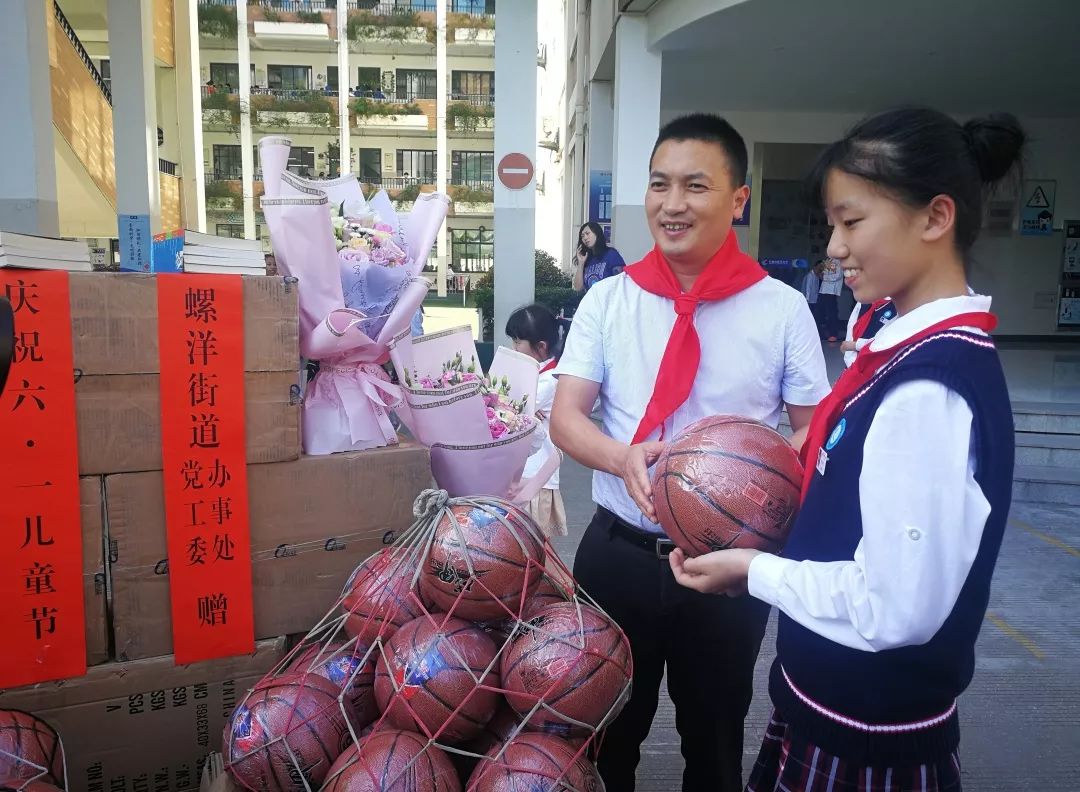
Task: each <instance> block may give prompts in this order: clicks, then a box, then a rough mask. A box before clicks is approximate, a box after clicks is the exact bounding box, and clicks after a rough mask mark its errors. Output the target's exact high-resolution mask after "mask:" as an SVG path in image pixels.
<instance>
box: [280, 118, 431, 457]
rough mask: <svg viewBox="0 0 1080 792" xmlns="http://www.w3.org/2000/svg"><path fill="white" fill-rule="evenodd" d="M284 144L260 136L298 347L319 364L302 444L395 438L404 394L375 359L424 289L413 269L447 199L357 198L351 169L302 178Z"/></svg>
mask: <svg viewBox="0 0 1080 792" xmlns="http://www.w3.org/2000/svg"><path fill="white" fill-rule="evenodd" d="M290 147H291V142H290V141H289V139H288V138H283V137H277V136H274V137H266V138H263V139H262V140H261V141H259V160H260V162H261V164H262V168H263V183H264V185H265V188H266V195H265V197H264V198H263V199H262V208H263V213H264V214H265V215H266V222H267V225H268V226H269V228H270V239H271V243H272V245H273V248H274V255H275V257H276V259H277V262H278V266H279V267H280V268H281V271H282V272H283V274H286V275H291V276H293V277H295V278H297V279H298V281H299V284H300V352H301V354H302V355H303V356H304V357H306V358H309V359H312V360H318V361H319V362H320V367H319V373H318V374H317V375H316V377H315V378H314V379H313V380H312V381H311V382H310V383H309V384H308V387H307V391H306V393H305V398H304V411H303V431H304V451H305V453H308V454H330V453H334V452H336V451H356V450H362V449H365V448H374V447H377V446H383V445H389V444H393V443H396V442H397V432H396V431H395V430H394V427H393V425H392V424H391V422H390V412H391V411H392V410H393V409H395V408H396V407H397V406H398V405H399V404H401V403H402V392H401V389H400V388H398V387H397V386H396V385H393V384H391V383H390V381H389V377H388V376H387V375H386V373H385V372H384V371H383V370H382V368H381V365H380V364H382V363H383V362H385V361H386V359H387V356H388V354H389V343H390V340H391V339H392V338H393V337H394V336H395V335H397V334H399V333H401V332H402V331H407V330H408V328H409V325H410V322H411V320H412V317H413V315H414V314H415V313H416V311H417V310H418V309H419V307H420V304H421V303H422V302H423V300H424V297H425V296H426V295H427V292H428V289H429V288H430V284H429V283H428V281H426V280H424V279H423V278H421V277H420V271H421V270H422V269H423V266H424V263H425V262H426V260H427V256H428V254H429V253H430V251H431V246H432V244H433V243H434V241H435V235H436V234H437V233H438V230H439V227H440V226H441V225H442V223H443V220H444V219H445V217H446V212H447V210H448V208H449V205H450V201H449V199H448V198H447V197H446V196H445V195H442V194H439V193H427V194H424V195H421V196H420V198H419V199H417V201H416V202H415V203H414V205H413V207H412V211H410V212H409V213H408V214H405V215H399V214H398V213H397V212H396V211H395V210H394V206H393V204H392V203H391V201H390V198H389V196H387V194H386V193H385V192H384V191H380V192H378V193H376V194H375V195H373V196H371V197H370V198H367V199H365V197H364V195H363V193H362V191H361V189H360V183H359V182H358V181H357V179H356V177H355V176H353V175H351V174H349V175H346V176H342V177H340V178H337V179H331V180H328V181H309V180H306V179H301V178H299V177H297V176H295V175H294V174H292V173H289V172H288V171H287V170H286V165H287V164H288V159H289V149H290Z"/></svg>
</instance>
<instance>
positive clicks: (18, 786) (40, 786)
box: [0, 778, 61, 792]
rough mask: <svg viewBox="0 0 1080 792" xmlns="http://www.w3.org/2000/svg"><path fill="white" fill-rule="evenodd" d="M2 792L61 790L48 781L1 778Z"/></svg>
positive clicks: (57, 791)
mask: <svg viewBox="0 0 1080 792" xmlns="http://www.w3.org/2000/svg"><path fill="white" fill-rule="evenodd" d="M0 792H61V790H60V787H58V786H53V785H52V784H51V783H49V782H48V781H41V780H37V781H28V780H27V779H25V778H4V779H0Z"/></svg>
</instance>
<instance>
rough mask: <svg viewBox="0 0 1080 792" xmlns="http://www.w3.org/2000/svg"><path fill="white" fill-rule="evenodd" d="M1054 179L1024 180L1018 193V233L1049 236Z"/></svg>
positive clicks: (1054, 190) (1052, 229)
mask: <svg viewBox="0 0 1080 792" xmlns="http://www.w3.org/2000/svg"><path fill="white" fill-rule="evenodd" d="M1056 193H1057V182H1056V181H1026V182H1024V190H1023V192H1022V193H1021V195H1020V199H1021V200H1020V234H1021V235H1023V236H1049V235H1050V234H1052V233H1053V231H1054V197H1055V194H1056Z"/></svg>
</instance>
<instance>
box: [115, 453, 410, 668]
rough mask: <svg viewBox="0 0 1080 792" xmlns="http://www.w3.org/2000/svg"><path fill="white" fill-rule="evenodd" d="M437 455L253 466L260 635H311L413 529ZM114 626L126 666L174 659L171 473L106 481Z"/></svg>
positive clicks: (322, 459) (255, 578)
mask: <svg viewBox="0 0 1080 792" xmlns="http://www.w3.org/2000/svg"><path fill="white" fill-rule="evenodd" d="M430 481H431V469H430V466H429V463H428V455H427V450H426V449H424V448H423V447H421V446H417V445H412V444H402V445H399V446H391V447H389V448H378V449H373V450H371V451H363V452H357V453H350V454H332V455H330V456H317V457H307V456H306V457H301V458H300V459H299V460H298V461H296V462H282V463H276V464H271V465H249V466H248V490H249V492H250V508H251V542H252V559H253V566H252V573H253V575H252V576H253V587H254V598H255V635H256V637H258V638H261V637H265V636H271V635H285V634H289V633H306V632H307V631H308V630H310V629H311V628H312V627H314V626H315V625H316V624H317V623H318V622H319V620H320V619H321V618H322V617H323V616H325V615H326V613H327V612H328V611H329V610H330V609H331V608H332V607H333V606H334V604H335V603H336V602H337V600H338V598H339V596H340V595H341V590H342V588H343V586H344V585H345V581H346V580H347V579H348V576H349V573H350V572H352V570H353V569H354V568H355V567H356V565H357V564H359V563H360V562H361V561H362V560H363V559H364V558H366V557H367V556H369V555H371V553H373V552H375V551H376V550H378V549H379V548H381V547H383V545H384V539H385V540H386V541H390V540H391V538H392V537H388V536H387V534H388V532H390V531H394V532H398V533H400V532H401V531H402V530H404V529H405V528H407V527H408V526H409V525H411V524H412V522H413V515H412V504H413V500H414V499H415V498H416V496H417V495H419V494H420V491H421V490H423V489H424V488H425V487H428V486H430ZM105 492H106V501H107V504H108V518H109V525H108V531H109V544H110V561H111V564H110V581H111V585H112V624H113V635H114V638H115V648H116V656H117V658H119V659H121V660H125V659H135V658H141V657H152V656H154V655H160V654H168V653H169V652H170V651H172V626H171V623H170V608H169V578H168V564H167V561H166V538H165V509H164V501H163V496H162V489H161V474H160V473H158V472H152V473H130V474H121V475H116V476H108V477H107V478H106V479H105Z"/></svg>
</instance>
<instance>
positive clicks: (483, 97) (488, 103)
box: [448, 91, 495, 107]
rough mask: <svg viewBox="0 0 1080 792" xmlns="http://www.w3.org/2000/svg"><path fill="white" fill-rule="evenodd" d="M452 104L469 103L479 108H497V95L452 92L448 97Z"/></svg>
mask: <svg viewBox="0 0 1080 792" xmlns="http://www.w3.org/2000/svg"><path fill="white" fill-rule="evenodd" d="M448 98H449V99H450V101H451V102H468V103H469V104H471V105H477V106H479V107H494V106H495V94H493V93H477V94H471V93H460V92H458V91H451V92H450V96H449V97H448Z"/></svg>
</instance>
